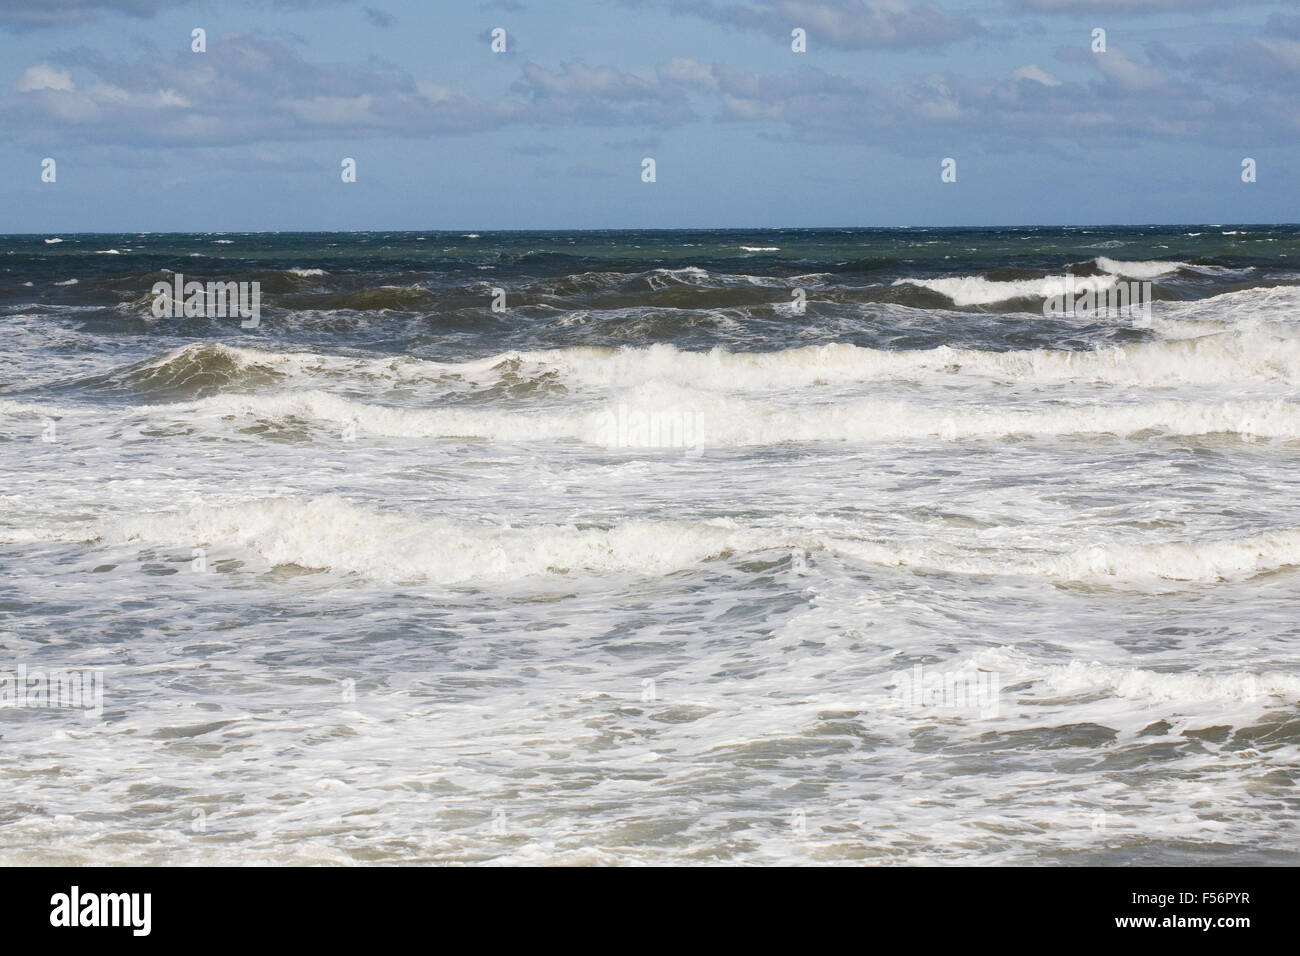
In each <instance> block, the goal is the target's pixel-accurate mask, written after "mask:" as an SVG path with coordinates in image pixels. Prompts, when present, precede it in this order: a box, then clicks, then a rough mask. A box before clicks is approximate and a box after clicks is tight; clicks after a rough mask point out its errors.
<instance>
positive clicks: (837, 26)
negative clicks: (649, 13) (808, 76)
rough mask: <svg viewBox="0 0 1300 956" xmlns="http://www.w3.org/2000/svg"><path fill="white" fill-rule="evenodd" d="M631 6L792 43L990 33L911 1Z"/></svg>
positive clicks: (636, 2) (940, 42) (893, 45)
mask: <svg viewBox="0 0 1300 956" xmlns="http://www.w3.org/2000/svg"><path fill="white" fill-rule="evenodd" d="M620 2H622V3H623V4H624V5H626V6H642V7H645V6H657V7H662V8H664V9H667V10H668V11H669V12H671V13H674V14H679V15H685V16H696V17H700V18H701V19H704V20H708V21H710V22H713V23H718V24H723V25H725V26H729V27H739V28H741V29H745V30H752V31H755V32H759V33H766V34H768V35H769V36H772V37H774V38H780V39H781V40H782V42H789V40H790V31H791V30H792V29H794V28H795V27H800V28H802V29H804V30H806V31H807V32H808V43H809V49H813V48H814V47H815V46H816V45H817V44H821V45H823V46H827V47H833V48H837V49H841V50H863V49H909V48H920V47H937V46H944V45H946V44H949V43H952V42H954V41H956V40H961V39H964V38H966V37H970V36H977V35H979V34H982V33H983V32H984V29H983V27H981V26H980V25H979V24H978V23H977V22H976V21H974V20H972V19H970V18H969V17H965V16H959V15H955V14H950V13H947V12H945V11H943V10H940V9H939V8H937V7H934V6H931V5H929V4H925V3H919V4H918V3H911V2H909V0H748V2H719V0H620Z"/></svg>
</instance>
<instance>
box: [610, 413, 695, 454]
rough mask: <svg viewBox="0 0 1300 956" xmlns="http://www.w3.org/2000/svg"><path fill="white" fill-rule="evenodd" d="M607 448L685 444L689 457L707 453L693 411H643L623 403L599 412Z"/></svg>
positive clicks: (683, 445)
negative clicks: (612, 408)
mask: <svg viewBox="0 0 1300 956" xmlns="http://www.w3.org/2000/svg"><path fill="white" fill-rule="evenodd" d="M600 430H601V434H602V437H603V439H604V444H605V446H606V447H607V448H682V449H685V452H686V457H687V458H699V457H700V456H701V455H703V454H704V442H703V438H702V435H701V432H702V429H701V428H700V423H699V421H698V417H697V416H696V414H695V412H693V411H689V410H688V411H658V410H656V411H650V412H646V411H642V410H640V409H630V408H628V407H627V406H626V405H622V404H620V405H619V406H618V408H617V409H614V410H610V411H606V412H604V413H602V415H601V416H600Z"/></svg>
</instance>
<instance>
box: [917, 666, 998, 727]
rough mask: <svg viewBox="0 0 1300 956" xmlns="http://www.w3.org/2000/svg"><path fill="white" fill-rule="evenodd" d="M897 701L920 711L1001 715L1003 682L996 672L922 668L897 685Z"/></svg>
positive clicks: (984, 715)
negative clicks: (954, 711)
mask: <svg viewBox="0 0 1300 956" xmlns="http://www.w3.org/2000/svg"><path fill="white" fill-rule="evenodd" d="M894 687H895V690H894V697H895V699H896V700H899V701H900V702H902V703H903V704H904V705H905V706H907V707H910V708H913V709H916V710H927V711H928V710H936V709H944V710H959V711H968V712H974V713H978V714H979V715H980V716H981V717H984V718H988V717H996V716H997V715H998V699H999V698H1000V697H1001V695H1002V681H1001V678H1000V676H999V675H998V673H997V672H996V671H984V670H975V669H974V668H967V669H965V670H960V671H935V670H931V671H926V670H925V668H923V667H922V666H921V665H920V664H916V665H915V666H913V667H912V671H911V673H906V672H904V673H902V674H899V675H898V676H897V678H896V679H895V681H894Z"/></svg>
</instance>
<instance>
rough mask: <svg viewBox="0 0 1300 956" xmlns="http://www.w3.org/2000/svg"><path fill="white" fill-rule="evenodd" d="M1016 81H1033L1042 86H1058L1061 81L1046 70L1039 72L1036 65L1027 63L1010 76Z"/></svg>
mask: <svg viewBox="0 0 1300 956" xmlns="http://www.w3.org/2000/svg"><path fill="white" fill-rule="evenodd" d="M1011 75H1012V76H1013V77H1015V78H1016V79H1017V80H1033V81H1034V82H1035V83H1041V84H1043V86H1060V85H1061V81H1060V80H1058V79H1057V78H1056V77H1054V76H1052V74H1050V73H1048V72H1047V71H1046V70H1040V69H1039V68H1038V65H1037V64H1036V63H1028V64H1026V65H1025V66H1022V67H1021V68H1020V69H1018V70H1016V71H1015V72H1014V73H1012V74H1011Z"/></svg>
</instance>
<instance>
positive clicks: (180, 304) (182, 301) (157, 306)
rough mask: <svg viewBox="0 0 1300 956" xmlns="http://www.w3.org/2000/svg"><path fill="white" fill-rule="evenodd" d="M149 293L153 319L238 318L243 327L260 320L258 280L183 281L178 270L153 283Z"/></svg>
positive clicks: (183, 277) (260, 306)
mask: <svg viewBox="0 0 1300 956" xmlns="http://www.w3.org/2000/svg"><path fill="white" fill-rule="evenodd" d="M152 293H153V297H154V299H153V314H154V318H157V319H167V318H171V319H180V318H190V319H193V318H200V317H203V316H207V317H208V318H209V319H232V318H239V319H243V320H244V321H242V322H240V323H239V325H240V327H241V328H245V329H255V328H257V327H258V325H259V324H261V321H262V283H260V282H207V283H203V282H186V281H185V276H183V275H181V274H180V273H179V272H178V273H176V275H175V276H173V277H172V281H171V282H155V283H154V284H153V289H152Z"/></svg>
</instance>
